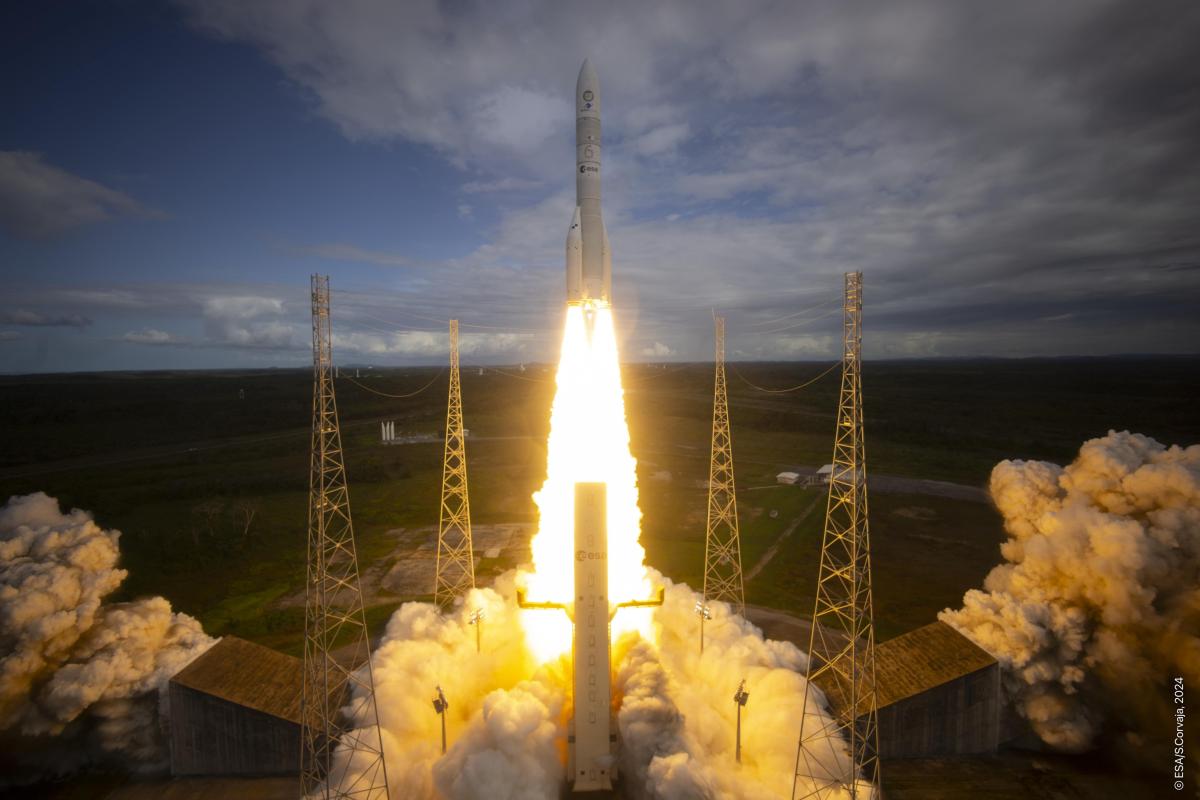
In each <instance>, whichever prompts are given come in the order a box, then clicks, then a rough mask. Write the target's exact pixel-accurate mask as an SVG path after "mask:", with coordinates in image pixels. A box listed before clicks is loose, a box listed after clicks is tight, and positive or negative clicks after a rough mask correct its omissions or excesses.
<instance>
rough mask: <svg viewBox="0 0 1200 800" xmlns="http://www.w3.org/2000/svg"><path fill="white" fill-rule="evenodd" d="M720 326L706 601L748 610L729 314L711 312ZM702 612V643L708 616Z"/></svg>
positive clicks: (738, 611)
mask: <svg viewBox="0 0 1200 800" xmlns="http://www.w3.org/2000/svg"><path fill="white" fill-rule="evenodd" d="M713 321H714V323H715V328H716V350H715V361H716V368H715V376H714V386H713V427H712V454H711V457H710V459H709V467H708V532H707V535H706V536H705V543H704V604H705V606H707V604H708V603H709V602H711V601H714V600H719V601H722V602H725V603H729V605H730V608H731V609H732V610H733V612H734V613H736V614H740V615H742V616H744V615H745V613H746V598H745V593H744V591H743V588H742V545H741V539H740V538H739V536H738V518H737V497H736V494H735V492H734V488H735V487H734V481H733V439H732V436H731V435H730V431H729V399H728V397H727V394H726V389H725V318H724V317H720V316H716V315H714V316H713ZM707 616H708V610H707V608H702V609H701V614H700V647H701V649H703V648H704V620H705V618H706V617H707Z"/></svg>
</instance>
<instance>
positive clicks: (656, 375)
mask: <svg viewBox="0 0 1200 800" xmlns="http://www.w3.org/2000/svg"><path fill="white" fill-rule="evenodd" d="M692 366H695V364H686V363H685V364H680V365H679V366H677V367H675V368H674V369H662V370H658V371H657V372H655V373H654V374H652V375H647V376H646V377H644V378H638V379H634V380H631V381H629V382H628V383H627V384H625V385H626V386H640V385H642V384H643V383H649V382H650V381H652V380H656V379H658V378H661V377H663V376H664V375H670V374H672V373H675V372H681V371H682V370H685V369H687V368H688V367H692Z"/></svg>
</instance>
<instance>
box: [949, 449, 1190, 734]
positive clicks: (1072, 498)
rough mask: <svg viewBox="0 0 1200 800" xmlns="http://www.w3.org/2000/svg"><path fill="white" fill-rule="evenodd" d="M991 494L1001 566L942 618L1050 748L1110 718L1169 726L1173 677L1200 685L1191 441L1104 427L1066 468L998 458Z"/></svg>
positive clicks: (1147, 726)
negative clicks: (995, 666) (984, 659)
mask: <svg viewBox="0 0 1200 800" xmlns="http://www.w3.org/2000/svg"><path fill="white" fill-rule="evenodd" d="M990 489H991V494H992V498H993V500H994V501H995V503H996V507H997V508H998V509H999V511H1000V513H1001V515H1002V516H1003V517H1004V526H1005V529H1006V530H1007V531H1008V534H1009V537H1010V538H1009V540H1008V541H1007V542H1005V543H1004V544H1003V545H1002V546H1001V553H1002V555H1003V556H1004V559H1005V563H1003V564H1000V565H999V566H997V567H996V568H995V569H993V570H992V572H991V574H989V575H988V577H987V579H986V580H985V582H984V590H983V591H980V590H975V589H972V590H971V591H969V592H967V594H966V596H965V597H964V598H963V608H962V609H960V610H957V611H952V610H949V609H947V610H946V611H943V612H942V613H941V615H940V618H941V619H942V620H943V621H945V622H946V623H948V624H950V625H952V626H954V627H955V628H957V629H958V630H959V631H961V632H962V633H963V634H964V635H966V636H967V637H968V638H970V639H971V640H972V641H974V642H975V643H976V644H978V645H979V646H980V647H982V648H984V649H985V650H987V651H988V652H989V653H991V654H992V655H994V656H995V657H996V658H997V659H999V661H1000V663H1001V665H1002V666H1003V668H1004V670H1005V675H1006V686H1007V688H1008V690H1009V691H1010V693H1011V694H1012V695H1013V696H1014V698H1015V700H1016V703H1017V709H1018V711H1019V712H1020V713H1021V714H1022V715H1023V716H1024V717H1026V718H1027V719H1028V720H1029V722H1030V724H1031V725H1032V727H1033V729H1034V731H1035V732H1036V733H1037V734H1038V736H1040V737H1041V738H1042V740H1043V741H1045V742H1046V743H1047V744H1049V745H1051V746H1053V747H1055V748H1058V749H1060V750H1065V751H1082V750H1085V749H1087V748H1088V747H1089V746H1090V745H1091V744H1092V743H1093V741H1095V738H1096V735H1097V734H1098V732H1099V731H1100V730H1101V728H1102V726H1103V725H1104V724H1105V723H1106V722H1114V721H1116V720H1120V721H1121V722H1122V723H1123V724H1128V725H1130V727H1131V728H1133V729H1134V730H1135V731H1138V730H1140V731H1142V732H1147V731H1150V732H1152V731H1155V730H1167V729H1168V728H1167V727H1166V726H1163V725H1161V724H1160V723H1159V717H1160V716H1161V715H1165V713H1166V709H1165V708H1164V706H1165V701H1164V699H1163V698H1164V697H1165V694H1164V692H1165V689H1164V687H1166V686H1167V685H1168V680H1169V679H1170V677H1172V676H1176V675H1181V676H1183V677H1184V679H1185V681H1186V682H1188V683H1200V589H1197V585H1198V583H1200V445H1193V446H1191V447H1187V448H1183V447H1179V446H1173V447H1166V446H1164V445H1162V444H1160V443H1158V442H1156V441H1155V440H1154V439H1151V438H1149V437H1146V436H1142V435H1139V434H1133V433H1129V432H1120V433H1117V432H1112V431H1110V432H1109V434H1108V435H1107V436H1105V437H1103V438H1099V439H1092V440H1090V441H1088V442H1086V443H1085V444H1084V445H1083V447H1082V448H1081V449H1080V451H1079V456H1078V457H1077V458H1076V459H1075V461H1074V462H1073V463H1071V464H1070V465H1069V466H1067V467H1066V468H1063V467H1060V466H1058V465H1055V464H1050V463H1046V462H1042V461H1003V462H1001V463H1000V464H997V465H996V467H995V469H994V470H993V471H992V477H991V485H990Z"/></svg>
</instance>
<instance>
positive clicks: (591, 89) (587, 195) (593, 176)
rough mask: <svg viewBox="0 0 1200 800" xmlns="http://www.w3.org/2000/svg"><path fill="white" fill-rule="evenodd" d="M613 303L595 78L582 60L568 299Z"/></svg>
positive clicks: (577, 88)
mask: <svg viewBox="0 0 1200 800" xmlns="http://www.w3.org/2000/svg"><path fill="white" fill-rule="evenodd" d="M588 301H600V302H604V303H610V302H612V253H611V251H610V250H609V247H608V231H607V230H605V228H604V217H603V216H602V215H601V212H600V79H599V78H597V77H596V70H594V69H592V64H591V62H590V61H586V60H585V61H584V62H583V66H582V67H581V68H580V70H579V79H578V80H577V81H576V82H575V216H574V217H573V218H572V219H571V227H570V229H569V230H568V231H567V302H569V303H584V302H588Z"/></svg>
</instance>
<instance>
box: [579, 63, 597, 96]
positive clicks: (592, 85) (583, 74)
mask: <svg viewBox="0 0 1200 800" xmlns="http://www.w3.org/2000/svg"><path fill="white" fill-rule="evenodd" d="M575 90H576V94H579V95H582V94H583V93H584V92H585V91H591V92H592V93H593V94H595V95H599V94H600V79H599V78H598V77H596V70H595V69H593V68H592V62H591V60H590V59H584V62H583V66H582V67H580V68H579V80H577V81H576V82H575Z"/></svg>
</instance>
